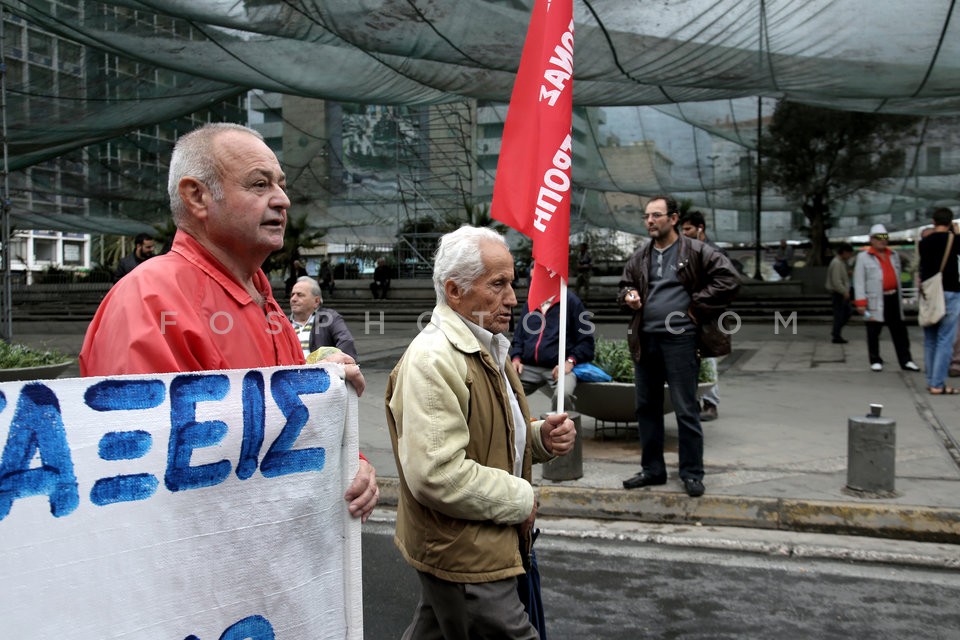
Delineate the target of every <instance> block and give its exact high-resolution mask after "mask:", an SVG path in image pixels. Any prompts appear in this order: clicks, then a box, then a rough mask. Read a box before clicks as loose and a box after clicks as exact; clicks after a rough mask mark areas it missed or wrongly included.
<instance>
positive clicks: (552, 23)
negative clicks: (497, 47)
mask: <svg viewBox="0 0 960 640" xmlns="http://www.w3.org/2000/svg"><path fill="white" fill-rule="evenodd" d="M572 116H573V1H572V0H536V5H534V8H533V15H532V16H531V18H530V27H529V29H528V30H527V40H526V42H525V43H524V45H523V55H522V56H521V58H520V69H519V70H518V71H517V79H516V81H515V82H514V85H513V93H512V94H511V96H510V107H509V110H508V111H507V120H506V122H505V123H504V127H503V142H502V145H501V150H500V159H499V161H498V162H497V178H496V182H495V183H494V185H493V204H492V205H491V207H490V209H491V216H492V217H493V218H494V219H496V220H499V221H500V222H503V223H505V224H508V225H510V226H511V227H513V228H514V229H516V230H517V231H519V232H520V233H522V234H524V235H525V236H527V237H529V238H531V239H532V240H533V259H534V262H535V266H534V269H533V271H531V278H530V292H529V294H528V296H527V306H528V308H530V309H533V308H535V307H537V306H539V305H540V304H541V303H542V302H543V301H544V300H546V299H547V298H549V297H550V296H553V295H557V294H558V293H559V292H560V278H563V279H564V280H566V279H567V262H568V260H569V252H570V184H571V183H570V167H571V165H572V154H571V140H572V138H571V135H570V126H571V121H572Z"/></svg>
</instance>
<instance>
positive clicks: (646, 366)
mask: <svg viewBox="0 0 960 640" xmlns="http://www.w3.org/2000/svg"><path fill="white" fill-rule="evenodd" d="M645 211H646V213H645V214H644V221H645V222H646V225H647V232H648V233H649V234H650V238H651V240H652V242H648V243H647V244H646V245H644V246H643V247H642V248H641V249H639V250H638V251H637V252H636V253H634V254H633V256H631V258H630V259H629V260H628V261H627V265H626V267H625V268H624V270H623V276H622V277H621V279H620V294H619V298H618V299H619V301H620V303H621V304H622V305H624V306H626V307H628V308H630V309H631V310H632V311H633V317H632V318H631V320H630V329H629V331H628V332H627V334H628V338H627V340H628V342H629V344H630V353H631V355H632V356H633V360H634V385H635V394H636V396H635V397H636V409H637V422H638V426H639V432H640V444H641V446H642V447H643V452H642V454H641V457H640V465H641V470H640V472H639V473H637V474H636V475H634V476H632V477H630V478H628V479H626V480H624V481H623V487H624V488H625V489H637V488H639V487H646V486H651V485H662V484H666V482H667V469H666V464H665V463H664V458H663V440H664V435H663V432H664V424H663V422H664V419H663V418H664V416H663V397H664V396H663V393H664V389H663V385H664V383H666V384H667V385H669V393H670V399H671V400H672V401H673V406H674V411H675V412H676V416H677V430H678V435H679V441H680V450H679V453H680V465H679V475H680V479H681V481H682V482H683V486H684V490H685V491H686V492H687V495H689V496H690V497H694V498H695V497H699V496H702V495H703V492H704V487H703V429H702V428H701V426H700V408H699V403H698V402H697V378H698V375H699V373H700V358H703V357H716V356H721V355H725V354H727V353H730V335H729V334H728V333H727V332H724V331H723V330H722V328H721V327H720V325H719V322H720V316H721V315H722V314H723V311H724V310H725V309H726V307H727V305H728V304H730V302H731V301H732V300H733V297H734V296H735V295H736V293H737V291H738V290H739V289H740V277H739V275H738V274H737V270H736V269H735V268H734V266H733V264H732V263H731V262H730V260H729V259H728V258H727V257H726V256H724V255H723V254H722V253H721V252H720V251H718V250H717V249H715V248H713V247H711V246H710V245H708V244H706V243H704V242H701V241H699V240H696V239H693V238H687V237H686V236H684V235H682V234H681V233H679V231H678V221H679V217H680V211H679V208H678V206H677V201H676V200H675V199H673V198H672V197H670V196H654V197H653V198H652V199H651V200H650V201H649V202H647V206H646V210H645Z"/></svg>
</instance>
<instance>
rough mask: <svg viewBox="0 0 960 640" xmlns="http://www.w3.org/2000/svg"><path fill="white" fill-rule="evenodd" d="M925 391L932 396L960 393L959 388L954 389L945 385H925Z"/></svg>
mask: <svg viewBox="0 0 960 640" xmlns="http://www.w3.org/2000/svg"><path fill="white" fill-rule="evenodd" d="M927 391H928V392H929V393H930V395H932V396H955V395H960V389H954V388H953V387H948V386H946V385H944V386H942V387H927Z"/></svg>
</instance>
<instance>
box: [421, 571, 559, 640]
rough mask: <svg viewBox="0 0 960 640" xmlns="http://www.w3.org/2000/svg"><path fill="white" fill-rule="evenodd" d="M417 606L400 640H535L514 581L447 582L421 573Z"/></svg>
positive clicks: (535, 637) (511, 579)
mask: <svg viewBox="0 0 960 640" xmlns="http://www.w3.org/2000/svg"><path fill="white" fill-rule="evenodd" d="M417 576H418V577H419V578H420V602H418V603H417V608H416V610H415V611H414V613H413V622H411V623H410V626H409V627H407V630H406V631H404V633H403V640H473V639H474V638H511V639H516V640H537V639H538V638H539V637H540V636H539V635H538V634H537V630H536V629H534V628H533V625H532V624H530V618H529V617H528V616H527V613H526V611H524V609H523V603H522V602H520V596H519V594H518V593H517V579H516V578H507V579H505V580H497V581H495V582H479V583H476V584H471V583H464V584H461V583H456V582H447V581H446V580H442V579H440V578H437V577H436V576H432V575H430V574H428V573H423V572H422V571H418V572H417Z"/></svg>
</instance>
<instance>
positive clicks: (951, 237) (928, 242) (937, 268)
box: [919, 207, 960, 396]
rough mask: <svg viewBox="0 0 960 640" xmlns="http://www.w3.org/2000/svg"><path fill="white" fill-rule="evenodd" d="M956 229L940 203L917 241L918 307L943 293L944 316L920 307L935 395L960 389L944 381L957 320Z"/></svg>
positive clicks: (959, 250) (959, 252)
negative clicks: (928, 313)
mask: <svg viewBox="0 0 960 640" xmlns="http://www.w3.org/2000/svg"><path fill="white" fill-rule="evenodd" d="M957 232H958V230H957V225H956V224H954V222H953V212H952V211H951V210H950V209H947V208H946V207H940V208H938V209H935V210H934V212H933V232H932V233H929V234H927V235H926V236H924V237H923V239H922V240H920V245H919V247H920V281H921V291H922V293H921V295H922V296H923V297H924V298H925V299H922V300H921V307H923V306H925V305H927V304H928V303H930V302H933V303H937V304H939V299H935V300H931V298H936V297H937V296H942V297H943V306H942V309H943V316H942V317H941V318H940V319H939V320H936V321H934V320H935V317H931V318H926V317H925V316H926V313H925V312H924V310H923V309H922V308H921V318H920V321H921V324H924V325H926V326H924V327H923V348H924V362H925V365H926V366H925V369H926V374H927V391H928V392H929V393H930V394H931V395H935V396H939V395H957V394H960V390H958V389H956V388H954V387H951V386H948V385H947V383H946V381H947V370H948V369H949V368H950V359H951V358H952V356H953V340H954V338H955V337H956V335H957V323H958V322H960V238H957V237H956V235H957ZM938 280H939V281H940V282H939V284H938V282H937V281H938ZM934 306H935V305H934ZM936 315H939V310H938V311H937V313H936ZM927 323H931V324H927Z"/></svg>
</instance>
